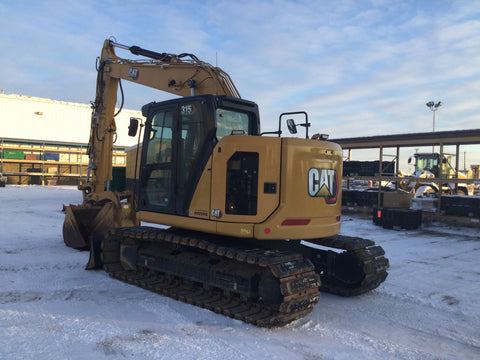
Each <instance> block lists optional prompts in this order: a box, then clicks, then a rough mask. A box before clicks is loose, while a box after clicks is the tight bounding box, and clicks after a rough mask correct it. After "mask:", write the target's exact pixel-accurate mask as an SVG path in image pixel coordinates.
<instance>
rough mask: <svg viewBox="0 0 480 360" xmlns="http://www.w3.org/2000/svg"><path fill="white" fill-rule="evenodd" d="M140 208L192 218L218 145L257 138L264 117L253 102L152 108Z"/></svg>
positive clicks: (192, 100) (203, 100) (223, 100)
mask: <svg viewBox="0 0 480 360" xmlns="http://www.w3.org/2000/svg"><path fill="white" fill-rule="evenodd" d="M142 113H143V115H144V116H145V117H146V118H147V121H146V126H145V134H144V139H143V146H142V160H141V166H140V169H141V170H140V179H139V186H138V187H137V189H138V193H137V196H138V201H137V206H138V210H140V211H150V212H155V213H167V214H172V215H179V216H188V211H189V205H190V203H191V200H192V197H193V194H194V191H195V190H196V188H197V184H198V182H199V180H200V177H201V176H202V173H203V170H204V169H205V167H206V164H207V162H208V161H209V159H210V156H211V154H212V153H213V149H214V147H215V145H216V144H217V143H218V141H219V140H220V139H222V138H223V137H225V136H228V135H231V134H232V132H233V133H234V134H235V133H237V134H247V135H257V134H258V131H259V116H258V108H257V105H256V104H255V103H253V102H250V101H246V100H240V99H234V98H229V97H226V96H214V95H201V96H194V97H188V98H182V99H175V100H171V101H165V102H161V103H155V102H154V103H150V104H148V105H145V106H144V107H143V108H142Z"/></svg>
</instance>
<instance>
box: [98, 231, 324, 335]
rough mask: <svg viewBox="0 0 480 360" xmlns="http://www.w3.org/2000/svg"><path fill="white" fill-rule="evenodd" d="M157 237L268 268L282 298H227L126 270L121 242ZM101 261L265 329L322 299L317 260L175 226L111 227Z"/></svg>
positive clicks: (122, 274)
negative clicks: (236, 244) (200, 235)
mask: <svg viewBox="0 0 480 360" xmlns="http://www.w3.org/2000/svg"><path fill="white" fill-rule="evenodd" d="M158 241H164V242H170V243H174V244H179V245H183V246H188V247H193V248H197V249H202V250H205V251H207V252H209V253H211V254H215V255H216V256H221V257H225V258H228V259H234V260H236V261H240V262H244V263H245V264H246V265H245V266H252V265H254V266H259V267H262V268H265V269H268V270H269V271H270V272H271V273H272V274H273V276H274V277H276V278H278V280H279V287H280V292H281V294H282V296H283V302H281V303H280V304H273V305H272V304H265V303H262V302H261V301H249V300H246V299H241V298H239V297H237V296H228V295H226V294H225V293H224V292H223V291H218V290H215V289H210V288H206V287H201V286H193V285H192V284H191V283H190V282H188V281H185V280H183V279H180V278H178V277H174V276H171V275H168V274H163V273H158V272H153V271H144V270H143V271H138V270H137V271H134V270H126V269H124V268H123V266H122V265H121V263H120V243H123V244H128V245H136V244H139V243H141V242H158ZM102 260H103V264H104V269H105V271H107V273H108V274H109V275H110V276H111V277H113V278H116V279H119V280H122V281H124V282H127V283H130V284H134V285H137V286H140V287H142V288H145V289H147V290H150V291H154V292H156V293H159V294H162V295H165V296H168V297H171V298H173V299H176V300H180V301H183V302H185V303H188V304H192V305H195V306H198V307H202V308H205V309H208V310H211V311H214V312H216V313H219V314H223V315H226V316H229V317H232V318H235V319H238V320H241V321H244V322H247V323H251V324H254V325H257V326H261V327H275V326H283V325H286V324H288V323H290V322H292V321H294V320H297V319H300V318H301V317H303V316H305V315H307V314H308V313H310V312H311V311H312V310H313V307H314V306H315V304H317V303H318V301H319V298H320V293H319V291H318V288H319V286H320V285H321V284H320V278H319V276H318V274H316V273H315V272H314V266H313V264H312V263H311V262H310V261H309V260H308V259H305V258H304V257H303V256H302V255H299V254H295V253H290V252H281V251H272V250H265V249H260V248H259V249H249V248H243V249H242V248H236V247H226V246H221V245H217V244H215V243H214V242H212V241H207V240H205V239H202V238H197V237H195V236H193V237H192V236H186V235H181V234H178V233H175V232H173V231H171V230H162V229H158V228H149V227H134V228H123V229H121V228H120V229H113V230H111V231H110V232H109V233H108V234H107V235H106V236H105V239H104V240H103V243H102Z"/></svg>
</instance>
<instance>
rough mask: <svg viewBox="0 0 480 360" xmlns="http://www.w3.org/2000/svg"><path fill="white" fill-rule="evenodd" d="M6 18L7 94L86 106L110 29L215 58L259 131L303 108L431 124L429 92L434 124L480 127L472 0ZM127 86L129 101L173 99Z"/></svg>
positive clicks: (88, 1) (396, 126)
mask: <svg viewBox="0 0 480 360" xmlns="http://www.w3.org/2000/svg"><path fill="white" fill-rule="evenodd" d="M0 14H1V15H0V16H1V18H0V20H1V22H2V26H3V29H4V31H3V32H2V33H1V34H0V40H1V42H2V46H3V48H4V49H8V51H7V56H2V57H1V58H0V79H1V81H2V83H1V87H2V88H5V89H6V92H7V93H12V92H16V93H20V94H25V95H32V96H40V97H50V98H53V99H55V100H66V101H73V102H82V103H88V102H89V101H91V100H93V97H94V83H95V77H96V74H95V59H96V57H97V56H98V55H99V54H100V50H101V46H102V43H103V40H104V39H105V38H108V37H109V36H111V35H113V36H115V37H116V40H117V41H118V42H120V43H123V44H125V45H138V46H141V47H144V48H147V49H151V50H154V51H159V52H163V51H166V52H174V53H175V52H176V53H180V52H190V53H193V54H195V55H197V56H198V57H199V58H201V59H202V60H205V61H208V62H210V63H212V64H216V63H217V61H218V65H219V66H220V67H221V68H222V69H224V70H225V71H226V72H228V73H229V74H230V75H231V77H232V79H233V81H234V82H235V84H236V86H237V88H238V89H239V91H240V93H241V94H242V96H243V97H245V98H248V99H250V100H253V101H256V102H257V103H258V104H259V106H260V111H261V116H262V119H263V121H264V122H263V124H262V129H263V130H274V129H276V127H277V126H278V115H279V114H280V113H281V112H286V111H293V110H307V111H308V112H309V114H310V117H311V119H312V120H315V121H316V122H318V124H319V126H321V127H322V128H325V129H327V130H329V131H330V132H331V133H332V134H333V133H335V134H336V135H335V137H345V136H358V135H372V134H386V133H405V132H411V131H428V130H429V129H430V123H431V115H432V114H431V113H430V112H429V110H428V109H427V108H426V107H425V103H426V102H427V101H429V100H435V101H438V100H441V101H443V102H444V103H445V105H444V106H443V107H442V108H441V109H440V110H439V111H438V114H437V115H438V119H439V120H438V126H439V128H443V129H445V130H446V129H452V128H455V127H458V128H475V127H478V125H477V123H478V115H477V114H478V113H479V110H480V109H479V106H480V104H479V103H478V99H477V98H478V88H479V87H478V84H479V81H480V22H479V20H478V19H479V18H480V4H477V3H475V2H456V1H446V0H445V1H435V2H429V1H425V2H417V1H413V0H410V1H401V2H391V1H335V2H327V1H306V0H298V1H293V0H274V1H258V0H257V1H253V0H247V1H237V2H232V1H226V0H224V1H193V0H188V1H187V0H183V1H182V0H177V1H173V0H168V1H162V2H158V1H141V2H138V1H135V2H132V1H123V2H117V1H113V0H106V1H102V2H98V1H94V0H85V1H82V2H74V1H64V2H58V1H53V0H50V1H43V2H37V1H33V0H30V1H21V2H9V3H5V2H2V3H0ZM5 29H6V30H5ZM119 51H120V50H119ZM121 54H122V55H124V56H125V57H127V58H133V57H134V56H133V55H131V54H129V53H128V52H124V51H122V53H121ZM124 85H125V89H126V104H125V106H126V107H127V108H133V109H140V107H141V106H142V105H143V104H145V103H148V102H150V101H152V100H157V101H159V100H163V99H166V98H169V97H171V95H170V94H167V93H161V92H153V91H151V90H148V89H144V88H140V87H135V86H133V85H129V84H124ZM332 136H333V135H332Z"/></svg>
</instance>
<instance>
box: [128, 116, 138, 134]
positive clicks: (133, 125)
mask: <svg viewBox="0 0 480 360" xmlns="http://www.w3.org/2000/svg"><path fill="white" fill-rule="evenodd" d="M138 121H139V120H138V119H135V118H130V125H129V126H128V136H132V137H133V136H135V135H137V130H138Z"/></svg>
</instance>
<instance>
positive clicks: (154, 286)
mask: <svg viewBox="0 0 480 360" xmlns="http://www.w3.org/2000/svg"><path fill="white" fill-rule="evenodd" d="M318 245H320V247H325V246H327V247H330V248H334V249H337V250H336V251H333V250H324V249H319V248H318V247H319V246H318ZM383 255H384V251H383V249H382V248H381V247H380V246H375V245H374V243H373V241H370V240H366V239H361V238H355V237H345V236H338V235H337V236H334V237H330V238H319V239H311V240H309V241H308V243H306V242H303V241H302V242H300V241H275V242H267V241H263V242H260V241H245V240H244V239H242V241H239V240H238V239H235V238H225V237H221V236H214V235H208V234H203V233H198V232H191V231H185V230H180V229H173V228H170V229H159V228H153V227H131V228H117V229H113V230H111V231H109V232H108V233H107V234H106V235H105V237H104V238H103V239H100V238H97V241H94V242H93V243H92V245H91V258H90V261H89V266H88V268H94V267H98V265H99V263H103V267H104V269H105V270H106V271H107V273H108V274H109V275H110V276H112V277H114V278H116V279H119V280H122V281H125V282H127V283H131V284H134V285H137V286H140V287H142V288H145V289H148V290H151V291H154V292H157V293H159V294H162V295H165V296H169V297H171V298H174V299H177V300H180V301H183V302H186V303H189V304H193V305H195V306H199V307H202V308H205V309H208V310H211V311H214V312H216V313H219V314H223V315H226V316H229V317H232V318H236V319H239V320H242V321H244V322H247V323H251V324H254V325H257V326H262V327H274V326H283V325H286V324H288V323H290V322H292V321H294V320H297V319H299V318H301V317H303V316H305V315H307V314H308V313H310V312H311V311H312V310H313V307H314V305H315V304H317V303H318V301H319V299H320V291H326V292H331V293H334V294H338V295H342V296H353V295H359V294H362V293H364V292H367V291H370V290H372V289H375V288H376V287H378V286H379V285H380V284H381V283H382V282H383V281H384V280H385V278H386V277H387V272H386V270H387V268H388V266H389V263H388V259H386V258H385V257H384V256H383ZM95 259H96V260H95Z"/></svg>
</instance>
